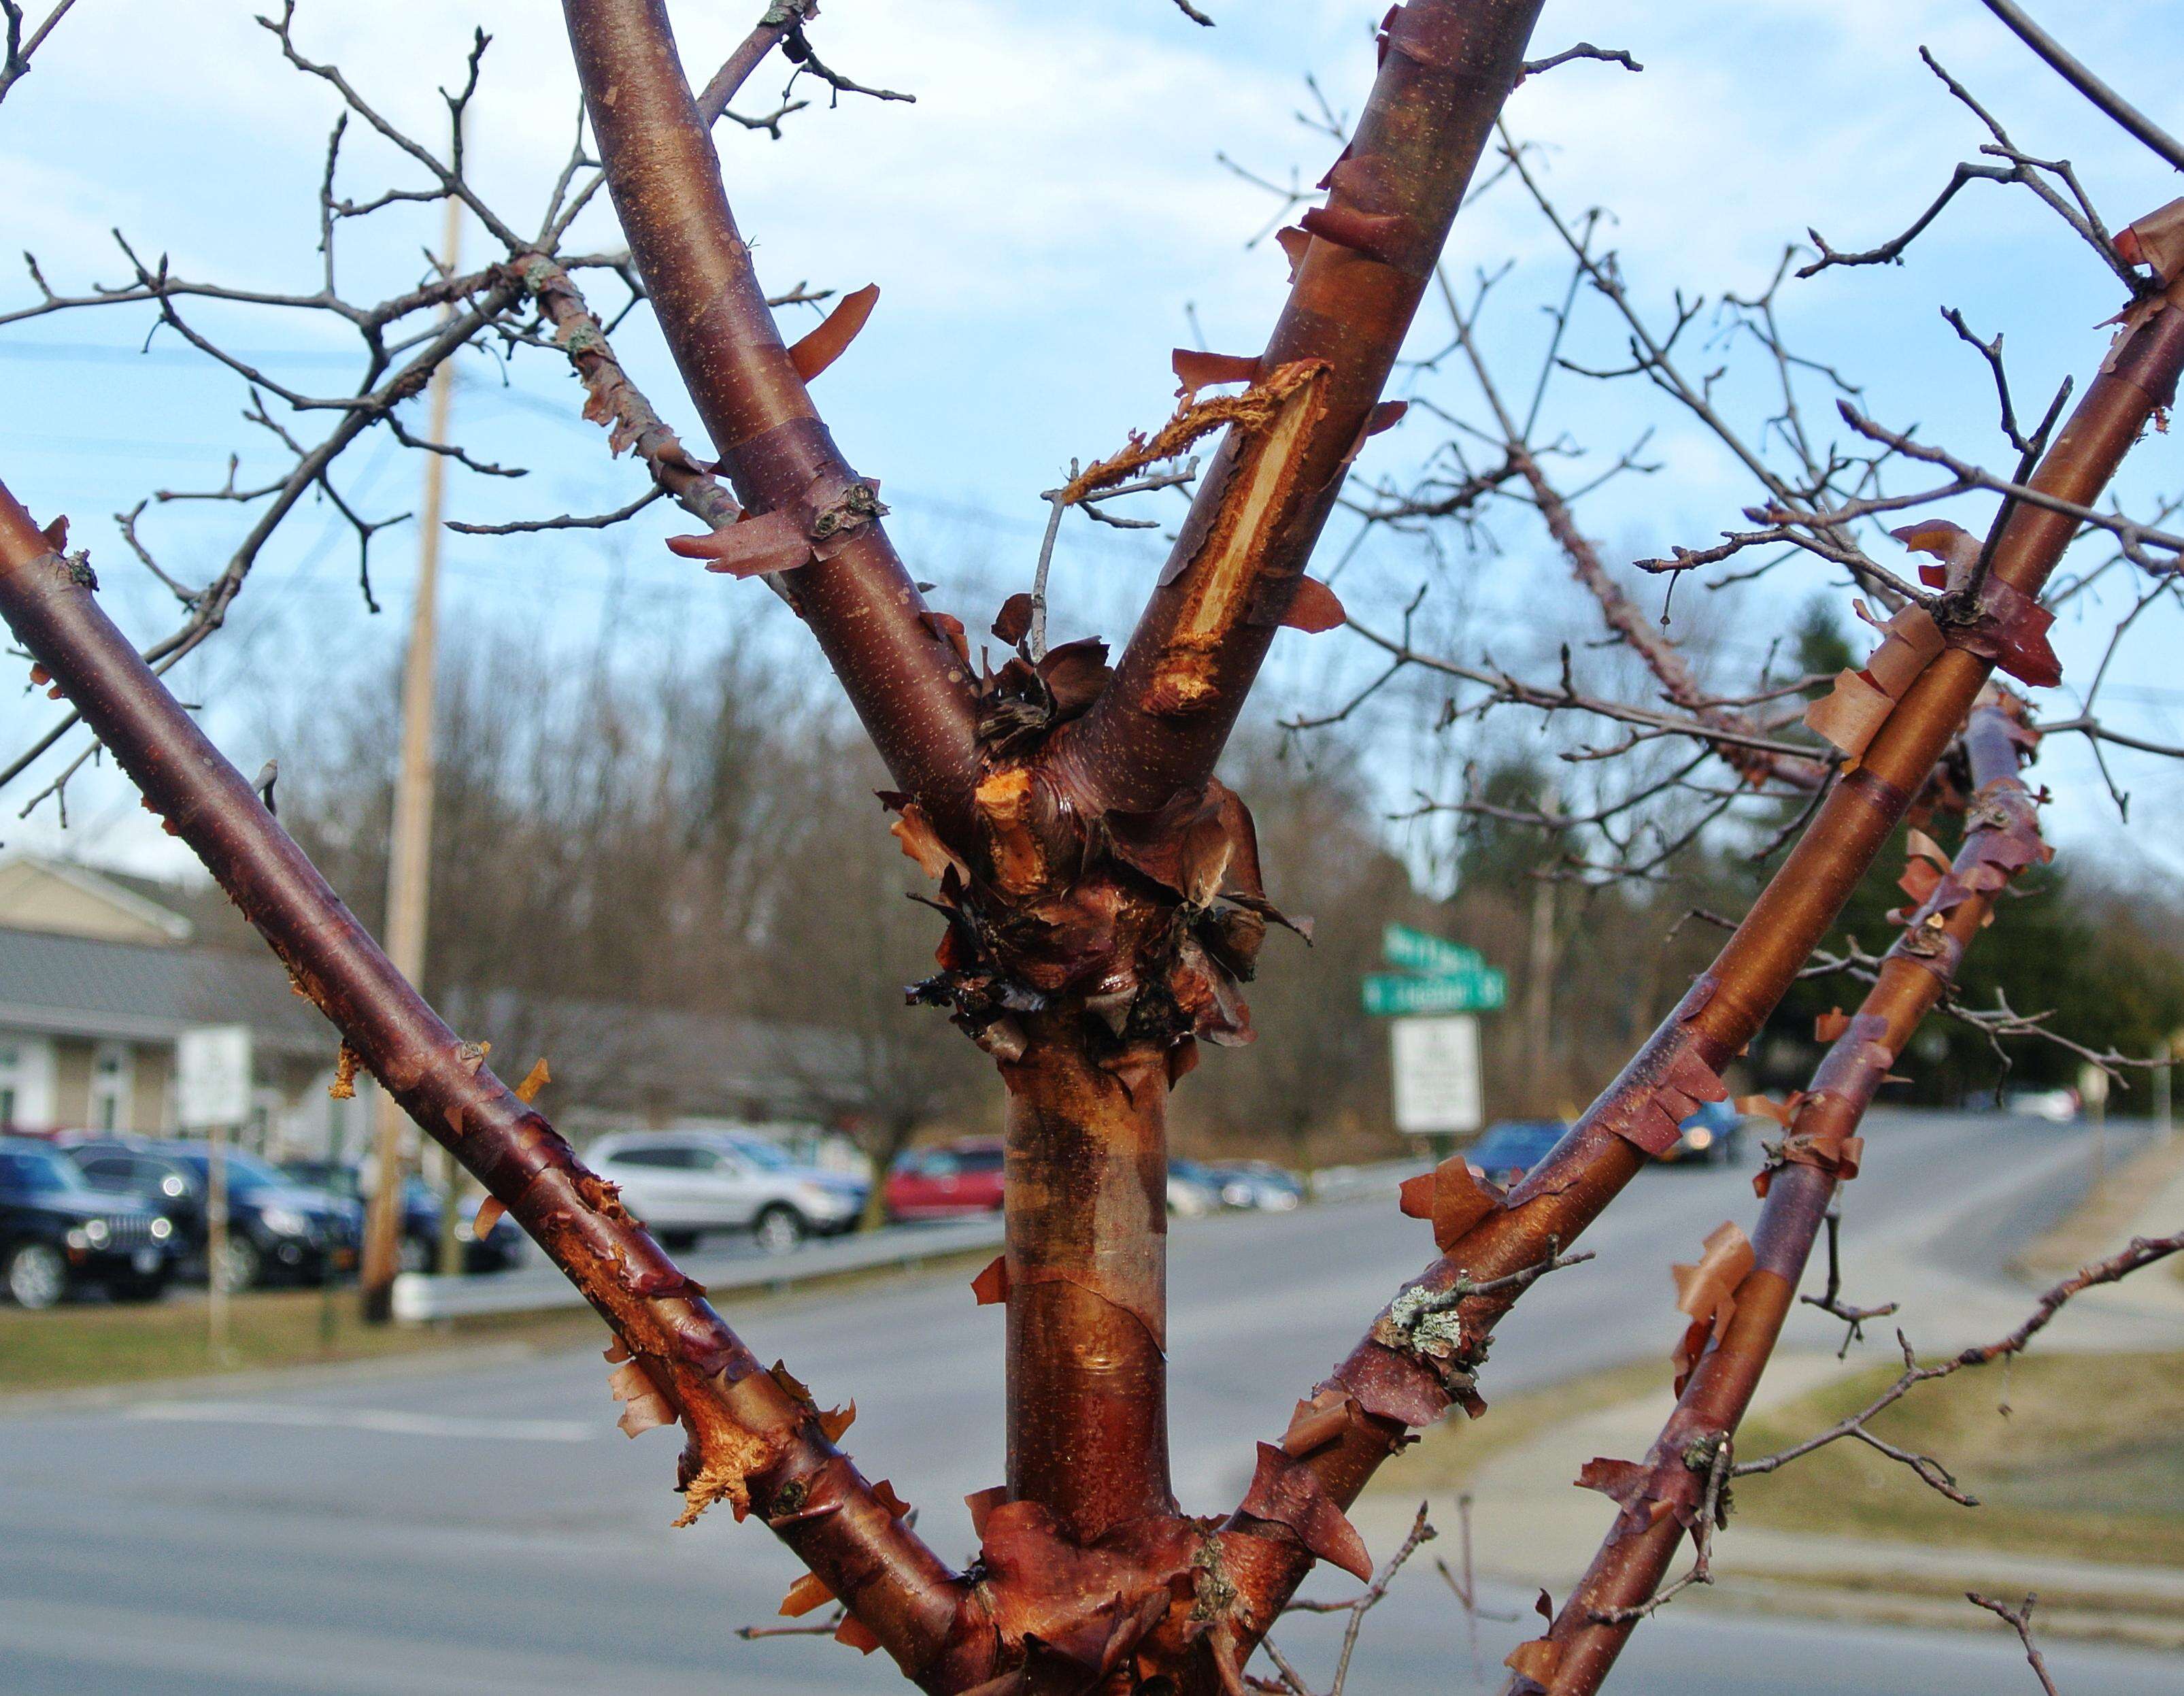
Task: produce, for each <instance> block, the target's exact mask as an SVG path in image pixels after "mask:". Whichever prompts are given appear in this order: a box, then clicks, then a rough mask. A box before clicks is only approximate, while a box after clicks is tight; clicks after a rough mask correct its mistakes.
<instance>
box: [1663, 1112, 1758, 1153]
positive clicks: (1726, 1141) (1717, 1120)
mask: <svg viewBox="0 0 2184 1696" xmlns="http://www.w3.org/2000/svg"><path fill="white" fill-rule="evenodd" d="M1743 1152H1744V1115H1743V1114H1741V1113H1739V1112H1737V1110H1736V1107H1733V1106H1732V1105H1731V1104H1730V1103H1729V1102H1704V1103H1702V1105H1701V1106H1700V1107H1699V1110H1698V1111H1697V1113H1693V1114H1692V1115H1691V1117H1690V1118H1689V1119H1685V1121H1684V1122H1683V1123H1682V1124H1680V1125H1678V1126H1677V1127H1676V1141H1675V1146H1674V1147H1672V1148H1670V1149H1669V1152H1667V1153H1666V1154H1663V1156H1662V1157H1661V1158H1662V1160H1663V1162H1665V1163H1667V1164H1669V1165H1671V1166H1674V1165H1679V1164H1681V1163H1683V1162H1685V1161H1687V1160H1688V1161H1690V1162H1691V1163H1693V1164H1694V1165H1699V1166H1734V1165H1735V1164H1736V1162H1737V1159H1738V1157H1739V1156H1741V1154H1742V1153H1743Z"/></svg>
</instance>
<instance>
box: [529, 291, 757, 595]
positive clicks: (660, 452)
mask: <svg viewBox="0 0 2184 1696" xmlns="http://www.w3.org/2000/svg"><path fill="white" fill-rule="evenodd" d="M506 275H507V276H508V277H509V278H510V280H511V281H512V282H515V283H517V284H519V285H521V287H522V289H523V292H524V293H526V294H528V295H530V296H531V297H532V298H533V299H535V300H536V301H537V302H538V311H539V315H540V316H542V317H543V318H544V319H545V321H547V322H548V323H549V324H551V325H552V326H554V343H555V344H556V345H557V346H558V347H560V349H561V351H562V352H563V353H565V354H567V355H568V356H569V363H570V364H571V365H573V366H574V367H575V368H576V371H577V378H578V380H579V381H580V382H582V384H583V385H584V395H585V399H584V416H585V417H587V418H588V419H591V420H592V421H594V422H596V423H602V424H604V425H605V426H606V427H607V429H608V432H609V433H608V438H607V440H608V445H609V447H610V449H611V450H612V451H613V452H614V453H616V454H620V453H621V451H622V449H624V448H629V449H634V450H635V452H636V454H637V456H638V458H639V459H640V460H643V461H644V468H645V470H647V471H649V472H650V473H651V474H652V480H653V482H654V483H657V484H658V485H659V486H660V488H662V489H664V490H665V491H666V493H667V495H668V497H669V498H670V499H672V500H674V501H675V502H676V503H677V505H680V506H682V508H683V510H686V511H688V512H689V513H691V514H692V515H694V516H696V517H699V518H701V519H703V520H704V521H705V522H706V523H708V524H710V525H711V526H712V527H714V528H715V529H716V530H725V529H726V528H727V527H728V526H729V525H731V524H733V523H734V522H736V521H737V520H738V518H740V517H742V516H743V509H742V508H741V507H739V506H738V505H736V502H735V498H734V497H733V495H731V494H729V493H728V491H727V489H726V488H723V487H722V486H721V482H720V479H719V478H717V477H715V476H714V475H713V474H712V473H711V472H710V471H707V470H706V469H705V467H704V466H701V465H699V463H698V462H697V461H696V460H694V459H692V458H691V457H690V452H689V449H687V448H685V447H684V446H683V445H682V438H680V437H678V436H677V434H676V433H675V432H674V431H673V430H672V429H671V428H670V427H668V424H667V421H666V420H665V419H663V418H662V417H660V414H659V413H658V412H656V411H655V410H653V405H652V403H651V402H650V401H649V400H648V399H645V397H644V393H643V390H641V389H640V388H638V386H637V385H636V384H635V383H633V382H631V381H630V380H629V373H628V372H627V371H625V370H624V369H623V368H622V365H621V360H618V359H616V357H615V351H614V349H613V348H612V347H610V345H609V344H608V342H607V338H606V332H605V330H604V328H603V327H602V326H601V325H600V323H599V318H598V315H596V314H595V313H593V310H592V309H591V305H590V304H589V303H588V301H586V300H585V298H584V294H583V291H582V289H580V288H578V287H577V284H576V282H575V281H574V280H573V279H572V278H571V276H570V275H569V273H568V272H567V271H564V270H563V269H562V268H561V266H560V264H559V263H558V262H557V261H555V260H554V259H550V258H549V257H548V256H547V255H546V254H537V253H533V254H521V255H520V256H518V257H517V258H515V259H512V260H510V262H509V264H508V265H507V267H506ZM784 593H785V591H784Z"/></svg>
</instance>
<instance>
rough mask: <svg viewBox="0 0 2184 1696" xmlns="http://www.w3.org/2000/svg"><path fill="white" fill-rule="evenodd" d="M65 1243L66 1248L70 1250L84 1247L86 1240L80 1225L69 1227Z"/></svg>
mask: <svg viewBox="0 0 2184 1696" xmlns="http://www.w3.org/2000/svg"><path fill="white" fill-rule="evenodd" d="M67 1241H68V1246H69V1247H70V1248H81V1247H85V1246H86V1238H85V1236H84V1232H83V1227H82V1226H81V1225H76V1226H73V1227H71V1228H70V1231H69V1234H68V1238H67Z"/></svg>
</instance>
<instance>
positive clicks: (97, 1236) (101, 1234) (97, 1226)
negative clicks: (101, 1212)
mask: <svg viewBox="0 0 2184 1696" xmlns="http://www.w3.org/2000/svg"><path fill="white" fill-rule="evenodd" d="M113 1235H114V1232H113V1231H112V1230H110V1229H109V1227H108V1225H107V1223H106V1221H105V1220H104V1219H86V1220H85V1221H84V1222H83V1240H84V1241H86V1242H87V1243H89V1244H90V1245H91V1246H92V1247H93V1248H103V1247H105V1246H106V1239H107V1238H108V1237H109V1236H113Z"/></svg>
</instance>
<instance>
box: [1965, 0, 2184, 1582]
mask: <svg viewBox="0 0 2184 1696" xmlns="http://www.w3.org/2000/svg"><path fill="white" fill-rule="evenodd" d="M1986 9H1987V10H1988V11H1990V12H1992V13H1993V14H1994V15H1995V16H1996V17H1997V18H1999V19H2001V20H2002V21H2003V23H2005V24H2007V25H2009V28H2010V30H2011V31H2013V32H2014V34H2015V35H2016V36H2017V38H2018V39H2019V40H2020V41H2021V42H2024V43H2025V46H2027V47H2031V49H2032V51H2033V52H2035V53H2038V54H2039V55H2040V57H2041V58H2042V59H2045V60H2047V62H2048V65H2049V67H2050V68H2051V69H2053V70H2054V72H2055V74H2056V75H2059V76H2060V77H2061V78H2062V79H2063V80H2064V81H2065V82H2067V83H2069V84H2070V86H2071V87H2073V88H2075V89H2076V90H2077V91H2078V92H2079V93H2081V94H2082V95H2084V96H2085V97H2086V98H2087V99H2088V100H2090V101H2092V103H2093V104H2094V105H2096V106H2098V107H2099V108H2100V109H2101V110H2102V111H2103V113H2105V114H2107V115H2108V116H2109V117H2110V118H2112V119H2114V120H2115V122H2116V123H2118V124H2119V125H2120V126H2122V127H2123V128H2124V129H2126V130H2127V131H2130V132H2131V134H2132V135H2133V136H2136V137H2137V138H2138V139H2139V140H2140V141H2142V142H2145V143H2146V145H2147V146H2148V147H2149V148H2153V151H2154V152H2156V153H2159V154H2160V155H2161V157H2162V158H2163V159H2166V160H2168V161H2169V163H2170V165H2174V166H2175V167H2176V169H2177V170H2184V142H2179V141H2178V140H2177V139H2176V137H2174V136H2172V135H2170V133H2169V132H2168V131H2166V130H2165V129H2163V128H2162V127H2161V126H2159V124H2157V123H2155V122H2154V121H2153V120H2152V119H2151V118H2149V117H2148V116H2147V115H2146V114H2145V113H2143V112H2142V111H2140V110H2139V109H2138V108H2137V107H2136V106H2134V105H2132V104H2131V102H2130V101H2128V100H2126V99H2125V98H2123V96H2122V95H2120V94H2119V93H2117V92H2115V90H2114V89H2113V88H2111V87H2109V86H2108V84H2106V83H2105V82H2103V81H2101V80H2100V78H2098V76H2096V75H2093V73H2092V71H2090V70H2087V68H2086V66H2085V65H2084V64H2083V63H2081V61H2080V60H2079V59H2077V58H2076V57H2075V55H2074V54H2072V53H2070V51H2069V49H2067V48H2066V47H2064V46H2063V44H2062V43H2061V42H2059V41H2057V40H2056V39H2055V38H2054V36H2051V35H2049V34H2048V32H2047V31H2045V30H2043V29H2042V28H2041V27H2040V25H2037V24H2036V23H2035V22H2033V20H2031V18H2029V17H2027V16H2026V15H2025V8H2023V7H2021V6H2018V5H2015V4H2014V3H2013V0H1986ZM1973 1599H1974V1600H1977V1599H1978V1598H1976V1597H1975V1598H1973ZM2026 1605H2027V1606H2030V1605H2031V1598H2029V1597H2028V1598H2026ZM2003 1617H2004V1618H2007V1617H2008V1615H2004V1616H2003Z"/></svg>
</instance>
